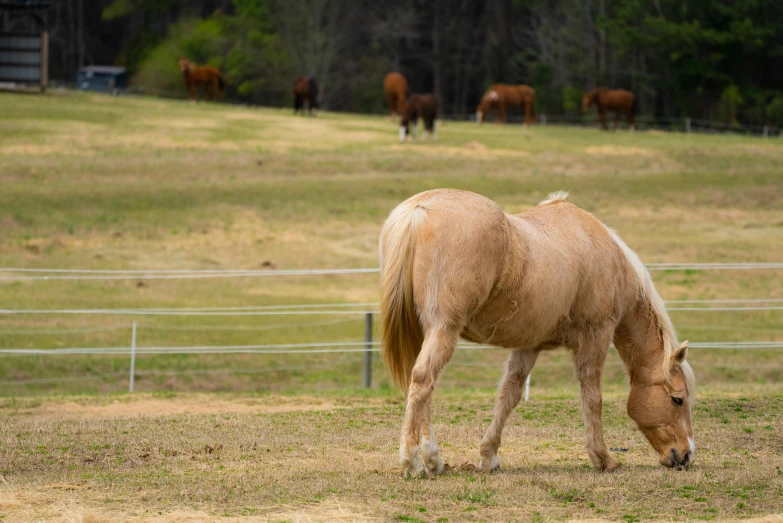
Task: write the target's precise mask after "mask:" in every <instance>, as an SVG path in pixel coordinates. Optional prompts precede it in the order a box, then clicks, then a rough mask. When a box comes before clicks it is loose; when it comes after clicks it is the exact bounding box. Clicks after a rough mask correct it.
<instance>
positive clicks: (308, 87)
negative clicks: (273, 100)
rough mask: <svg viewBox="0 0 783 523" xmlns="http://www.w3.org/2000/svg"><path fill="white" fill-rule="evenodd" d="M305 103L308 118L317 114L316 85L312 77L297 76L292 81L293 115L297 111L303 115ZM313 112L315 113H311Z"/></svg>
mask: <svg viewBox="0 0 783 523" xmlns="http://www.w3.org/2000/svg"><path fill="white" fill-rule="evenodd" d="M305 102H307V108H308V111H309V113H310V116H315V114H317V113H318V108H319V107H320V105H319V104H318V84H316V83H315V78H313V77H312V76H309V77H308V76H297V77H296V80H294V114H296V113H297V112H298V111H299V110H301V111H302V112H303V113H304V104H305ZM313 111H315V113H313Z"/></svg>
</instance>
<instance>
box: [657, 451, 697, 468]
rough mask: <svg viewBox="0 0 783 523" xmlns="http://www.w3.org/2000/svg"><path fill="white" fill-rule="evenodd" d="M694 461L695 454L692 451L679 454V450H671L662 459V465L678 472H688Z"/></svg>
mask: <svg viewBox="0 0 783 523" xmlns="http://www.w3.org/2000/svg"><path fill="white" fill-rule="evenodd" d="M692 459H693V453H691V451H690V450H686V451H684V452H677V449H671V451H670V453H669V454H668V455H667V456H666V457H665V458H663V459H661V465H663V466H664V467H669V468H672V469H677V470H688V467H690V466H691V461H692Z"/></svg>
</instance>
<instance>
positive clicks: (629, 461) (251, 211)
mask: <svg viewBox="0 0 783 523" xmlns="http://www.w3.org/2000/svg"><path fill="white" fill-rule="evenodd" d="M0 115H2V116H1V117H0V182H1V183H2V186H1V187H2V190H0V267H40V268H62V269H76V268H78V269H136V270H138V269H262V268H277V269H307V268H338V267H339V268H352V267H375V266H377V234H378V231H379V229H380V226H381V224H382V223H383V220H384V219H385V217H386V215H387V214H388V212H389V211H390V210H391V209H392V208H393V207H394V206H395V205H396V204H398V203H399V202H401V201H402V200H404V199H406V198H407V197H408V196H410V195H412V194H415V193H416V192H419V191H422V190H426V189H431V188H436V187H455V188H460V189H469V190H473V191H476V192H479V193H481V194H483V195H485V196H487V197H490V198H492V199H494V200H495V201H497V202H498V203H500V204H501V205H502V206H503V207H504V208H505V209H506V210H507V211H509V212H521V211H524V210H525V209H528V208H530V207H532V206H534V205H535V204H536V203H538V202H539V201H541V200H542V199H544V198H545V197H546V195H547V193H549V192H551V191H555V190H560V189H563V190H569V191H570V194H571V196H570V197H569V199H570V200H571V201H572V202H573V203H575V204H577V205H579V206H581V207H583V208H585V209H587V210H589V211H590V212H592V213H594V214H595V215H596V216H597V217H598V218H600V219H601V220H602V221H604V222H605V223H607V224H608V225H610V226H612V227H613V228H615V229H617V230H618V232H619V233H620V234H621V235H622V236H623V238H624V239H625V240H626V242H627V243H628V244H629V245H630V246H631V248H633V249H634V250H635V251H636V252H638V253H639V254H640V256H641V257H642V259H643V260H645V261H646V262H780V261H782V259H783V256H781V253H783V143H781V142H780V140H777V139H775V140H773V139H766V140H765V139H761V138H747V137H737V136H729V135H714V136H707V135H696V134H692V135H684V134H667V133H657V132H636V133H625V132H622V133H616V134H609V133H599V132H598V131H596V130H592V129H572V128H563V127H555V126H547V127H535V128H532V129H522V128H520V127H517V126H511V127H507V128H501V127H497V126H490V125H485V126H482V127H478V126H476V125H475V124H469V123H457V122H444V123H443V124H442V126H441V128H440V140H439V141H438V142H437V143H432V142H427V143H408V144H398V143H397V141H396V136H397V133H396V127H395V125H393V124H392V123H390V122H389V121H388V120H387V119H384V118H380V117H363V116H356V115H337V114H329V113H322V114H320V115H319V117H318V118H317V119H306V118H294V117H292V116H291V115H290V114H289V112H288V111H279V110H269V109H264V110H259V109H250V108H240V107H229V106H225V105H209V104H198V105H190V104H186V103H182V102H175V101H161V100H152V99H136V98H110V97H102V96H89V95H77V94H60V95H49V96H31V95H13V94H0ZM0 276H11V274H10V273H0ZM653 277H654V280H655V283H656V286H657V287H658V289H659V292H660V293H661V295H662V296H663V297H664V299H667V300H705V299H769V300H772V299H783V284H781V281H782V280H781V271H780V270H737V271H681V272H655V273H654V274H653ZM0 297H2V299H1V300H0V307H2V308H8V309H103V308H137V307H238V306H266V305H286V304H289V305H291V304H317V303H332V302H336V303H351V302H375V301H377V300H378V297H379V288H378V276H377V274H368V275H345V276H286V277H263V278H229V279H200V280H138V279H136V280H121V281H83V280H80V281H13V280H2V281H0ZM672 318H673V321H674V323H675V326H676V327H677V328H678V331H679V333H680V338H681V339H690V340H691V341H698V342H723V341H783V321H782V320H783V311H780V310H768V311H725V312H717V311H712V312H704V311H672ZM133 320H136V321H137V322H138V325H139V331H138V336H139V340H138V342H139V344H140V345H142V346H178V345H183V346H191V345H246V344H278V343H313V342H346V341H360V340H362V339H363V323H362V321H363V318H362V316H361V315H359V314H357V315H356V316H355V317H354V316H339V317H335V316H326V315H324V316H321V315H313V316H293V317H289V316H209V317H199V316H195V317H194V316H140V317H129V316H123V315H111V316H104V315H55V314H51V315H3V314H0V348H58V347H115V346H127V345H128V343H129V338H130V324H131V322H132V321H133ZM376 324H377V321H376ZM376 339H377V334H376ZM504 355H505V354H504V353H503V351H500V350H497V351H496V350H483V351H475V350H465V351H459V352H458V353H457V355H456V356H455V359H454V361H453V363H452V365H451V366H450V367H449V368H448V369H447V370H446V372H445V373H444V376H443V378H442V380H441V386H442V388H441V389H440V391H439V392H438V393H437V394H436V399H435V404H434V416H435V420H436V430H438V434H439V438H440V440H441V441H442V442H443V445H444V449H443V451H444V455H445V457H446V459H447V460H448V461H449V462H450V463H451V465H452V466H454V467H455V468H456V470H455V471H454V472H452V473H450V474H448V475H447V476H446V477H444V478H441V479H438V480H437V481H432V482H415V481H414V482H407V481H403V480H402V479H401V478H400V477H399V473H400V471H399V469H398V467H397V464H396V442H397V430H398V425H399V422H400V419H401V413H402V400H401V398H400V395H399V394H398V393H396V392H395V391H393V390H392V389H391V388H390V385H389V379H388V377H387V375H386V374H385V372H384V370H383V368H382V366H381V364H380V363H379V362H378V361H377V360H378V358H376V362H375V366H374V369H373V370H374V384H375V386H374V388H373V389H372V390H369V391H364V390H362V389H360V388H359V385H360V379H361V356H360V355H356V354H306V355H305V354H280V355H253V354H234V355H155V356H143V357H139V358H138V359H137V367H136V368H137V376H136V390H137V391H141V392H142V393H141V394H136V395H134V396H133V397H130V396H128V395H125V394H122V393H123V391H125V390H127V375H128V361H127V358H126V357H122V358H119V357H114V356H9V355H0V396H1V397H2V398H3V399H0V410H1V411H2V414H1V415H2V416H3V420H4V421H3V424H2V426H0V442H1V443H2V447H0V475H1V476H0V489H2V490H0V516H6V519H3V521H6V520H11V521H17V520H19V521H24V520H30V519H36V518H44V519H47V518H51V519H55V520H56V519H57V518H58V517H59V518H60V519H62V520H63V521H76V520H80V519H79V518H81V520H84V521H88V520H95V521H103V520H107V521H108V520H114V519H117V518H132V517H135V518H150V519H155V518H161V519H169V520H171V519H173V520H177V519H179V520H182V521H189V520H193V519H194V518H199V517H202V518H208V517H211V516H223V515H224V514H227V515H228V516H227V517H240V516H245V515H246V516H255V517H258V518H260V519H264V518H267V517H268V518H269V519H271V520H296V521H299V520H304V521H308V520H327V521H328V520H336V519H341V518H342V519H343V520H346V521H349V520H357V519H361V518H364V519H368V520H371V519H381V520H390V519H392V520H393V519H397V520H401V521H418V520H422V521H438V520H441V521H442V520H443V519H444V518H446V519H448V520H449V521H455V520H476V521H481V520H484V521H494V520H499V519H522V520H531V519H558V520H562V519H569V518H578V519H585V518H597V519H611V520H621V519H623V520H626V521H629V522H632V521H636V520H637V519H642V520H649V519H667V520H668V519H716V518H717V519H735V518H749V517H759V516H764V515H770V514H776V513H780V512H783V511H782V510H781V509H780V507H781V506H783V473H782V472H781V468H780V467H783V461H781V458H780V456H781V453H783V447H781V434H782V433H783V408H782V407H783V404H782V403H781V401H783V385H781V382H783V361H781V352H780V351H776V350H727V349H722V350H718V349H693V350H691V351H690V356H689V360H690V361H691V364H692V366H693V367H694V370H695V372H696V376H697V380H698V381H699V384H700V387H699V400H698V404H697V409H696V413H695V419H694V428H695V431H696V438H697V447H698V452H699V453H698V454H697V461H696V464H695V465H694V467H693V468H692V469H691V470H690V471H689V472H687V473H685V474H676V473H674V472H671V471H666V470H663V469H660V470H659V468H660V467H659V466H657V465H656V461H655V459H654V456H653V455H652V452H651V451H650V450H649V449H648V448H647V446H646V444H645V443H644V442H643V439H642V437H641V436H640V435H639V434H638V432H637V431H636V430H635V429H634V428H633V427H632V426H631V423H630V421H629V420H628V418H627V417H626V416H625V414H624V411H623V396H624V391H625V375H624V373H623V372H622V368H621V366H620V363H619V359H618V358H617V356H616V354H612V355H611V356H610V360H609V362H608V364H607V369H606V375H605V388H606V391H607V401H606V403H605V408H606V411H607V412H606V413H605V418H606V419H605V422H606V425H607V428H606V430H607V439H608V441H609V442H610V443H609V444H610V446H612V447H624V448H628V449H629V451H628V452H627V453H622V454H620V456H619V457H620V460H621V461H622V462H623V463H624V464H625V465H626V466H625V469H624V470H623V472H621V473H620V474H618V475H614V476H601V475H596V474H594V473H593V472H591V471H590V470H589V469H588V468H587V466H588V465H589V461H588V459H587V456H586V453H585V452H584V449H583V445H582V442H581V430H582V429H581V421H580V418H579V414H578V405H577V403H576V401H575V398H576V386H575V385H574V383H573V381H572V380H571V378H570V376H571V370H570V365H569V362H570V359H569V357H568V355H567V354H564V353H561V352H555V353H551V354H547V355H545V356H544V357H542V358H540V360H539V364H538V365H537V367H536V369H535V370H534V372H533V389H532V397H533V401H532V402H530V403H529V404H527V405H524V406H522V407H520V408H519V409H518V411H519V412H518V413H517V414H516V416H515V417H513V418H512V421H511V423H510V427H509V431H508V435H507V437H506V439H505V441H504V445H503V447H502V448H501V463H502V465H503V466H504V471H503V472H502V473H501V474H497V475H492V476H482V475H478V474H476V473H475V472H473V471H471V470H469V469H468V468H464V470H461V469H460V468H459V467H460V465H462V464H463V463H466V462H474V461H476V459H477V451H476V444H477V442H478V439H479V438H480V435H481V433H482V431H483V430H484V428H485V427H486V424H487V423H488V418H489V417H490V416H491V406H492V399H491V398H492V388H493V386H494V383H495V382H496V380H497V379H498V377H499V374H500V366H501V362H502V360H503V358H504ZM210 449H211V450H210ZM90 518H92V519H90ZM308 518H309V519H308Z"/></svg>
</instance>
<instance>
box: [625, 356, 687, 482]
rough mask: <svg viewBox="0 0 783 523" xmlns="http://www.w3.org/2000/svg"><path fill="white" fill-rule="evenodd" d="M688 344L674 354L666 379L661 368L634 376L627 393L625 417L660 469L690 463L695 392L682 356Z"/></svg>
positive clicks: (681, 466)
mask: <svg viewBox="0 0 783 523" xmlns="http://www.w3.org/2000/svg"><path fill="white" fill-rule="evenodd" d="M687 353H688V342H687V341H686V342H684V343H683V344H682V345H681V346H680V348H679V349H677V350H675V351H674V354H673V355H672V356H671V359H670V361H668V362H664V364H666V365H669V377H668V379H667V378H666V376H665V374H664V372H663V369H662V368H659V369H655V370H653V371H651V372H650V373H649V375H647V376H645V375H644V373H643V372H642V373H640V375H637V376H635V378H634V379H633V380H632V382H631V391H630V393H629V394H628V415H629V416H630V417H631V419H633V420H634V421H635V422H636V424H637V425H638V427H639V430H640V431H641V432H642V434H644V437H645V438H647V441H649V442H650V445H652V447H653V448H654V449H655V451H656V452H657V453H658V457H659V461H660V463H661V465H663V466H664V467H670V468H676V469H678V470H684V469H687V468H688V467H689V466H690V464H691V462H692V461H693V455H694V452H695V447H694V443H693V427H692V426H691V406H692V404H693V398H694V395H695V393H696V390H695V389H696V381H695V379H694V376H693V370H691V367H690V365H688V362H687V361H685V357H686V356H687Z"/></svg>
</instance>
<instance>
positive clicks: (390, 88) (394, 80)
mask: <svg viewBox="0 0 783 523" xmlns="http://www.w3.org/2000/svg"><path fill="white" fill-rule="evenodd" d="M383 90H384V91H385V92H386V99H387V100H388V101H389V118H391V119H392V120H393V119H394V118H395V117H396V116H402V115H403V114H404V113H405V98H407V96H408V81H407V80H406V79H405V77H404V76H403V75H402V74H401V73H389V74H387V75H386V78H384V79H383Z"/></svg>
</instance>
